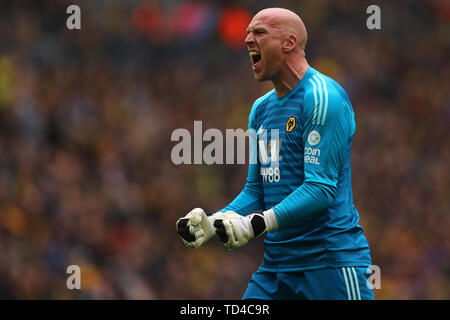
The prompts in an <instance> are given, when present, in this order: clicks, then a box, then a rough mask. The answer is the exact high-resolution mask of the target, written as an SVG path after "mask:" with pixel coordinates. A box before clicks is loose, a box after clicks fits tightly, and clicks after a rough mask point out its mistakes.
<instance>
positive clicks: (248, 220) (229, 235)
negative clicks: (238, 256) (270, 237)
mask: <svg viewBox="0 0 450 320" xmlns="http://www.w3.org/2000/svg"><path fill="white" fill-rule="evenodd" d="M226 214H227V215H226V216H224V217H217V218H216V219H215V221H214V227H215V228H216V234H217V236H218V237H219V239H220V240H221V241H222V242H223V243H224V244H225V248H227V249H228V250H233V249H236V248H239V247H242V246H243V245H245V244H247V242H249V241H250V240H252V239H254V238H257V237H259V236H260V235H262V234H264V233H266V232H270V231H272V230H276V229H277V228H278V222H277V218H276V216H275V212H274V211H273V210H272V209H270V210H267V211H264V212H254V213H251V214H249V215H247V216H241V215H239V214H237V213H235V212H232V211H227V212H226Z"/></svg>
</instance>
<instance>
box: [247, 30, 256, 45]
mask: <svg viewBox="0 0 450 320" xmlns="http://www.w3.org/2000/svg"><path fill="white" fill-rule="evenodd" d="M254 40H255V38H254V37H253V35H252V33H251V32H250V33H249V34H247V37H246V38H245V44H246V45H249V44H251V43H253V42H254Z"/></svg>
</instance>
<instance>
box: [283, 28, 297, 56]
mask: <svg viewBox="0 0 450 320" xmlns="http://www.w3.org/2000/svg"><path fill="white" fill-rule="evenodd" d="M296 46H297V37H296V36H295V34H292V33H291V34H290V35H289V37H287V38H285V39H284V40H283V43H282V47H281V49H282V50H283V52H289V51H292V50H293V49H294V48H295V47H296Z"/></svg>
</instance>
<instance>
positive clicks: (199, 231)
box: [176, 208, 216, 249]
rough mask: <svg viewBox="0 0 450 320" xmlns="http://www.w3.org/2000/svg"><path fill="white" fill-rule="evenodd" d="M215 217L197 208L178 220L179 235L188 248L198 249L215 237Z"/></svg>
mask: <svg viewBox="0 0 450 320" xmlns="http://www.w3.org/2000/svg"><path fill="white" fill-rule="evenodd" d="M215 215H216V214H213V215H210V216H207V215H206V213H205V211H203V209H201V208H195V209H193V210H191V211H190V212H189V213H188V214H187V215H186V216H184V217H183V218H181V219H178V221H177V225H176V226H177V233H178V235H179V236H180V237H181V239H182V240H183V242H184V244H185V245H186V246H187V247H189V248H191V249H197V248H198V247H200V246H201V245H202V244H204V243H205V242H207V241H208V240H209V239H211V237H212V236H214V235H215V229H214V226H213V223H214V219H215V218H214V216H215Z"/></svg>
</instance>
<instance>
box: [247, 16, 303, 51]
mask: <svg viewBox="0 0 450 320" xmlns="http://www.w3.org/2000/svg"><path fill="white" fill-rule="evenodd" d="M253 21H261V22H265V23H267V24H268V25H269V26H270V27H272V28H275V29H278V30H280V33H281V34H282V35H283V36H290V35H294V36H295V38H296V41H297V47H298V48H299V49H301V50H302V51H304V50H305V47H306V41H307V40H308V34H307V32H306V28H305V24H304V23H303V21H302V19H301V18H300V17H299V16H298V15H297V14H296V13H294V12H292V11H290V10H288V9H283V8H268V9H263V10H261V11H259V12H258V13H257V14H256V15H255V16H254V17H253Z"/></svg>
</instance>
